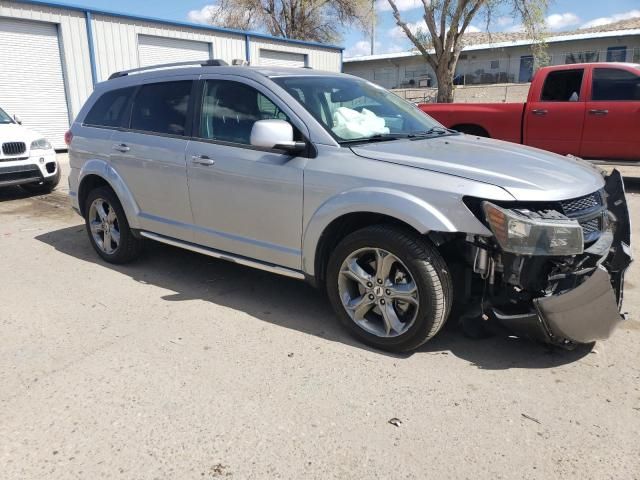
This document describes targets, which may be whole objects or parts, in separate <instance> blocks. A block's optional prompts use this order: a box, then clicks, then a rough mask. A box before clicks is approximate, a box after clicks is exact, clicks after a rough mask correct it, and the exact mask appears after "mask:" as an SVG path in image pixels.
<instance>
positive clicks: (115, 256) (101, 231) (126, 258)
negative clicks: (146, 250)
mask: <svg viewBox="0 0 640 480" xmlns="http://www.w3.org/2000/svg"><path fill="white" fill-rule="evenodd" d="M84 212H85V225H86V228H87V233H88V234H89V239H90V241H91V245H92V246H93V248H94V249H95V251H96V252H97V253H98V255H100V256H101V257H102V258H103V259H104V260H106V261H107V262H109V263H127V262H130V261H132V260H134V259H135V258H136V257H138V256H139V254H140V251H141V250H142V240H139V239H137V238H135V237H134V236H133V233H132V232H131V229H130V228H129V222H128V221H127V217H126V216H125V214H124V210H123V209H122V205H121V204H120V201H119V200H118V197H117V196H116V194H115V193H113V190H111V189H110V188H107V187H99V188H96V189H95V190H92V191H91V192H89V195H88V196H87V200H86V202H85V208H84Z"/></svg>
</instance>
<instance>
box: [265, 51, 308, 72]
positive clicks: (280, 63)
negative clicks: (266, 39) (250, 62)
mask: <svg viewBox="0 0 640 480" xmlns="http://www.w3.org/2000/svg"><path fill="white" fill-rule="evenodd" d="M305 60H306V58H305V55H303V54H301V53H291V52H277V51H275V50H260V65H268V66H272V67H298V68H302V67H304V66H305V65H306V61H305Z"/></svg>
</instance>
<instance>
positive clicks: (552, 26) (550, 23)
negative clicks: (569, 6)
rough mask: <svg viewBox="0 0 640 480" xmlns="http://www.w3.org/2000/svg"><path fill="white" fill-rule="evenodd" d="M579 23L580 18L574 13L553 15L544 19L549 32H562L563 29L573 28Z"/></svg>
mask: <svg viewBox="0 0 640 480" xmlns="http://www.w3.org/2000/svg"><path fill="white" fill-rule="evenodd" d="M579 23H580V17H578V16H577V15H576V14H575V13H571V12H567V13H554V14H552V15H549V16H548V17H547V18H546V24H547V28H548V29H549V30H562V29H563V28H567V27H573V26H575V25H578V24H579Z"/></svg>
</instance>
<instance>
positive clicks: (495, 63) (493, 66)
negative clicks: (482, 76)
mask: <svg viewBox="0 0 640 480" xmlns="http://www.w3.org/2000/svg"><path fill="white" fill-rule="evenodd" d="M498 68H500V60H491V70H497V69H498Z"/></svg>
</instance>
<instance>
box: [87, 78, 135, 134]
mask: <svg viewBox="0 0 640 480" xmlns="http://www.w3.org/2000/svg"><path fill="white" fill-rule="evenodd" d="M133 91H134V87H128V88H119V89H117V90H111V91H109V92H106V93H104V94H103V95H102V96H101V97H100V98H98V100H97V101H96V103H94V104H93V107H91V110H89V113H88V114H87V116H86V117H85V119H84V122H83V123H84V124H85V125H90V126H96V127H112V128H113V127H119V126H121V125H122V123H123V121H124V117H125V111H126V109H127V105H128V104H129V99H130V98H131V95H132V94H133Z"/></svg>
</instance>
